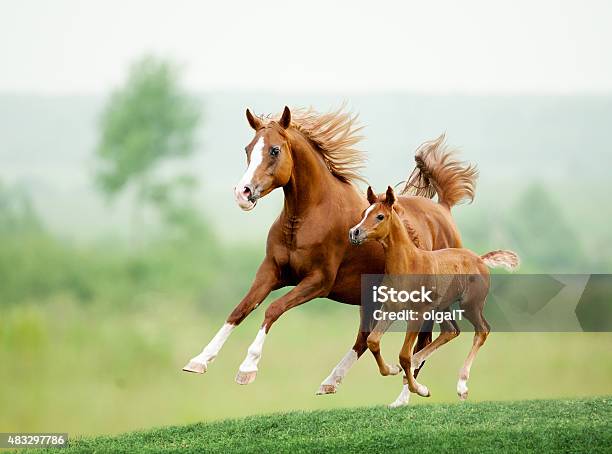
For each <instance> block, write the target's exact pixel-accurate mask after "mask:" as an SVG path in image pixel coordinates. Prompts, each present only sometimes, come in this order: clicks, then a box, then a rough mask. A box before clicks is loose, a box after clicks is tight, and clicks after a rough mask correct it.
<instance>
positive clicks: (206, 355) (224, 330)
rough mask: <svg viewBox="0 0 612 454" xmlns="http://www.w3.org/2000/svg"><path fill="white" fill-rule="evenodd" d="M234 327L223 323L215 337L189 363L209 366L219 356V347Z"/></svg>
mask: <svg viewBox="0 0 612 454" xmlns="http://www.w3.org/2000/svg"><path fill="white" fill-rule="evenodd" d="M235 327H236V325H231V324H229V323H225V324H224V325H223V326H222V327H221V329H220V330H219V331H218V332H217V334H215V337H213V338H212V340H211V341H210V342H209V343H208V345H207V346H206V347H204V349H203V350H202V353H200V354H199V355H198V356H195V357H194V358H192V359H191V362H195V363H198V364H204V366H205V367H206V366H207V365H208V364H210V363H211V362H212V361H213V360H214V359H215V358H216V357H217V355H218V354H219V351H220V350H221V347H223V344H224V343H225V341H226V340H227V338H228V337H229V335H230V334H231V332H232V330H233V329H234V328H235Z"/></svg>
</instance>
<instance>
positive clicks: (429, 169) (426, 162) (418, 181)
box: [401, 134, 478, 209]
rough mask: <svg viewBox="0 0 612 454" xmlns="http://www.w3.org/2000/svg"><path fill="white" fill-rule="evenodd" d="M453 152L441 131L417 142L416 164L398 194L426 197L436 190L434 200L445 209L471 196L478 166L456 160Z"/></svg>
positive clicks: (474, 187) (472, 195)
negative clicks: (438, 135)
mask: <svg viewBox="0 0 612 454" xmlns="http://www.w3.org/2000/svg"><path fill="white" fill-rule="evenodd" d="M454 154H455V152H454V150H452V149H450V148H449V147H448V146H447V145H446V143H445V135H444V134H442V135H440V137H438V138H437V139H435V140H431V141H429V142H425V143H423V144H422V145H420V146H419V148H418V149H417V151H416V153H415V156H414V160H415V161H416V167H415V169H414V170H413V171H412V173H411V174H410V176H409V177H408V180H407V181H406V184H405V186H404V188H403V189H402V191H401V194H402V195H404V194H406V195H416V196H422V197H427V198H430V199H431V198H432V197H433V196H434V195H435V194H437V195H438V203H440V204H442V205H444V206H446V207H447V208H448V209H450V208H451V207H453V206H455V205H457V204H458V203H459V202H461V201H462V200H467V201H470V202H471V201H472V200H474V195H475V194H474V193H475V190H476V178H478V170H477V169H476V166H473V165H471V164H466V163H464V162H461V161H458V160H457V159H455V156H454Z"/></svg>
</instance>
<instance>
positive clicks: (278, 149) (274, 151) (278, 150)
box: [270, 147, 280, 156]
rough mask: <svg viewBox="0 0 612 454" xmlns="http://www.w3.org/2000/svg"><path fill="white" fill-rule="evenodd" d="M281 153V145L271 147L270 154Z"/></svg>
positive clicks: (276, 154)
mask: <svg viewBox="0 0 612 454" xmlns="http://www.w3.org/2000/svg"><path fill="white" fill-rule="evenodd" d="M279 153H280V147H271V148H270V156H278V154H279Z"/></svg>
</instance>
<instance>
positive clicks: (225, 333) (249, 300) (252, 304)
mask: <svg viewBox="0 0 612 454" xmlns="http://www.w3.org/2000/svg"><path fill="white" fill-rule="evenodd" d="M278 287H279V273H278V269H277V267H276V265H275V264H274V262H273V260H272V259H270V258H267V257H266V259H265V260H264V261H263V263H262V264H261V265H260V266H259V269H258V270H257V274H256V275H255V280H254V281H253V284H252V285H251V288H250V289H249V291H248V293H247V294H246V296H245V297H244V298H243V299H242V301H240V303H239V304H238V305H237V306H236V307H235V308H234V310H233V311H232V313H231V314H230V316H229V317H228V318H227V320H226V322H225V324H224V325H223V326H222V327H221V329H220V330H219V331H218V332H217V334H215V336H214V337H213V338H212V340H211V341H210V342H209V343H208V345H206V347H204V349H203V350H202V352H201V353H200V354H199V355H197V356H194V357H193V358H191V360H189V363H187V365H186V366H185V367H183V370H184V371H185V372H195V373H198V374H203V373H204V372H206V370H207V369H208V365H209V364H210V363H211V362H212V361H213V360H214V359H215V358H216V357H217V355H218V354H219V351H220V350H221V347H223V344H224V343H225V341H226V340H227V338H228V337H229V335H230V334H231V332H232V331H233V329H234V328H235V327H236V326H238V325H239V324H240V323H241V322H242V321H243V320H244V319H245V318H246V317H247V316H248V315H249V314H250V313H251V312H252V311H253V309H255V308H256V307H257V306H259V305H260V304H261V302H262V301H263V300H264V299H265V298H266V296H268V295H269V294H270V292H271V291H272V290H274V289H276V288H278Z"/></svg>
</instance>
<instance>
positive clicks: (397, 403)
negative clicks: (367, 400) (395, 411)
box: [387, 400, 409, 408]
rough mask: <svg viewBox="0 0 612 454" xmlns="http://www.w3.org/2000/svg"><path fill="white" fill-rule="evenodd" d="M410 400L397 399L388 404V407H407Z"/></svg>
mask: <svg viewBox="0 0 612 454" xmlns="http://www.w3.org/2000/svg"><path fill="white" fill-rule="evenodd" d="M408 403H409V401H407V400H396V401H395V402H392V403H390V404H389V405H387V407H389V408H400V407H405V406H406V405H408Z"/></svg>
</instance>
